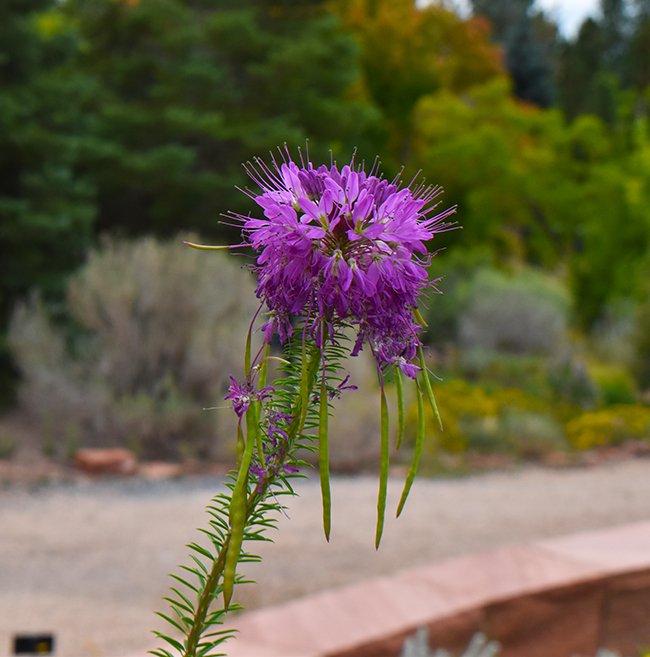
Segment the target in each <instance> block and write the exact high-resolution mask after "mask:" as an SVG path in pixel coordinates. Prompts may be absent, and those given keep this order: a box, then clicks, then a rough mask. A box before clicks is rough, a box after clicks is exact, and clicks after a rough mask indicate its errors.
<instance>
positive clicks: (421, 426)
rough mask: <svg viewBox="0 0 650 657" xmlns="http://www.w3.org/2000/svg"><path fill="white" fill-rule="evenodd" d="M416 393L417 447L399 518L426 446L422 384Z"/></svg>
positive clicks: (403, 492)
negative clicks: (423, 447) (423, 448)
mask: <svg viewBox="0 0 650 657" xmlns="http://www.w3.org/2000/svg"><path fill="white" fill-rule="evenodd" d="M415 391H416V394H417V400H418V430H417V433H416V435H415V447H414V449H413V458H412V459H411V465H410V467H409V471H408V473H407V475H406V481H405V482H404V489H403V490H402V496H401V498H400V501H399V504H398V505H397V513H396V514H395V515H396V516H397V517H399V515H400V513H402V510H403V509H404V505H405V504H406V500H407V498H408V496H409V493H410V491H411V486H412V485H413V480H414V479H415V475H416V474H417V471H418V467H419V465H420V457H421V456H422V446H423V445H424V428H425V425H424V400H423V399H422V390H421V389H420V384H419V383H418V382H417V380H416V382H415Z"/></svg>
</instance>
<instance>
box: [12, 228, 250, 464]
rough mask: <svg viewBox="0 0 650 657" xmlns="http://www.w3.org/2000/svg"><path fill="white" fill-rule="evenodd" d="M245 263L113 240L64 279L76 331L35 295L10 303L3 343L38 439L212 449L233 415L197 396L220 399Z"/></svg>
mask: <svg viewBox="0 0 650 657" xmlns="http://www.w3.org/2000/svg"><path fill="white" fill-rule="evenodd" d="M244 264H245V263H244V261H243V260H237V259H235V258H234V257H232V256H229V255H226V254H223V253H215V254H212V256H211V257H209V258H206V257H205V255H204V254H201V253H197V252H195V251H193V250H191V249H187V248H185V247H184V246H183V244H182V241H181V240H180V239H178V240H175V241H172V242H168V243H162V242H159V241H156V240H155V239H153V238H145V239H140V240H138V241H133V242H129V241H110V242H106V243H105V244H104V245H103V247H102V248H101V249H99V250H96V251H93V252H92V253H90V254H89V257H88V260H87V262H86V264H85V266H84V267H83V268H82V269H81V270H80V271H79V272H78V273H77V274H76V275H75V276H73V277H72V279H71V280H70V282H69V285H68V295H67V296H68V313H69V316H70V318H71V319H72V320H73V322H74V330H73V331H69V330H68V331H66V332H64V331H63V330H62V329H61V328H60V327H59V326H57V325H55V324H54V323H53V321H52V320H51V318H50V316H49V315H48V313H47V311H46V309H45V307H44V306H43V304H42V303H41V302H40V301H39V299H37V298H33V299H31V300H30V301H29V302H27V303H25V304H24V305H22V306H20V307H18V308H17V310H16V312H15V314H14V316H13V319H12V322H11V328H10V344H11V347H12V349H13V352H14V355H15V358H16V360H17V362H18V364H19V367H20V369H21V372H22V375H23V386H22V389H21V392H20V395H21V401H22V403H23V404H24V405H25V406H26V408H27V409H28V410H29V411H30V413H31V414H33V415H34V416H35V417H37V418H38V419H39V420H40V422H41V425H42V428H43V435H44V441H46V442H48V443H50V444H52V443H54V444H55V445H57V450H56V451H57V453H59V454H65V452H66V446H65V443H66V442H67V441H68V439H69V436H70V435H74V436H80V440H81V443H82V444H85V445H125V446H128V447H131V448H134V449H135V450H136V451H137V452H138V453H140V454H141V455H143V456H147V457H155V458H165V457H167V458H169V457H172V458H173V457H179V456H194V457H202V456H207V455H214V454H215V451H216V450H218V448H219V445H218V441H217V442H215V433H216V434H217V435H218V433H219V429H221V432H226V431H228V432H230V430H231V427H230V422H231V421H230V415H231V414H230V413H228V412H226V411H224V412H219V411H218V410H217V411H212V412H211V411H202V407H214V406H217V407H218V406H221V405H225V403H224V402H223V401H222V398H223V394H224V390H225V384H226V383H227V373H228V372H238V371H241V370H242V368H243V363H240V362H239V361H240V359H241V356H240V354H241V353H242V352H243V343H244V340H245V336H246V332H247V329H248V324H249V322H250V318H251V316H252V315H253V314H254V312H255V310H256V307H257V302H256V299H255V294H254V292H253V287H254V284H253V280H252V277H251V276H250V274H249V273H248V271H246V270H245V268H244V266H243V265H244ZM226 422H227V423H228V424H227V426H225V423H226ZM228 442H230V441H228Z"/></svg>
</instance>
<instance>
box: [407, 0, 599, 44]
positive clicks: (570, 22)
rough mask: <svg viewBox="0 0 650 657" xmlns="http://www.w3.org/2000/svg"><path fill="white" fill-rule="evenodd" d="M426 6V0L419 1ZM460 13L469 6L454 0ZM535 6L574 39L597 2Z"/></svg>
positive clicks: (542, 1)
mask: <svg viewBox="0 0 650 657" xmlns="http://www.w3.org/2000/svg"><path fill="white" fill-rule="evenodd" d="M419 2H421V3H422V4H426V2H427V0H419ZM452 4H455V5H456V6H457V7H459V8H460V10H461V11H463V10H464V11H466V10H467V7H468V6H469V2H468V0H456V1H455V2H452ZM536 4H537V6H538V7H540V8H541V9H544V10H545V11H547V12H548V13H549V14H550V15H551V16H552V17H553V18H554V19H555V20H556V21H557V24H558V25H559V27H560V31H561V32H562V34H563V35H564V36H565V37H568V38H571V37H574V36H575V35H576V33H577V31H578V28H579V27H580V25H581V24H582V21H583V20H584V19H585V18H586V17H587V16H594V15H596V14H597V13H598V6H599V4H600V3H599V0H537V3H536Z"/></svg>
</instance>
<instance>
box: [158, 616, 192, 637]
mask: <svg viewBox="0 0 650 657" xmlns="http://www.w3.org/2000/svg"><path fill="white" fill-rule="evenodd" d="M156 615H157V616H160V618H162V619H163V620H165V621H167V622H168V623H169V624H170V625H173V626H174V627H175V628H176V629H177V630H178V631H179V632H180V633H181V634H185V633H186V632H187V627H184V626H183V625H181V624H180V623H179V622H178V621H175V620H174V619H173V618H172V617H171V616H168V615H167V614H163V613H162V612H160V611H157V612H156Z"/></svg>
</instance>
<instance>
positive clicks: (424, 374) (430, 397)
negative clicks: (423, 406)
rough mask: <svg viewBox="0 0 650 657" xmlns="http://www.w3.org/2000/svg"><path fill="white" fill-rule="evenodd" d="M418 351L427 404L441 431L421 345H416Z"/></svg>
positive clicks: (441, 427)
mask: <svg viewBox="0 0 650 657" xmlns="http://www.w3.org/2000/svg"><path fill="white" fill-rule="evenodd" d="M418 353H419V355H420V367H421V368H422V380H423V382H424V391H425V392H426V394H427V399H428V400H429V405H430V406H431V410H432V411H433V414H434V415H435V416H436V419H437V420H438V424H439V425H440V431H443V426H442V418H441V417H440V411H439V410H438V404H437V403H436V398H435V396H434V394H433V388H432V387H431V380H430V379H429V370H428V369H427V363H426V361H425V359H424V350H423V349H422V347H421V346H420V347H418Z"/></svg>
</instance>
